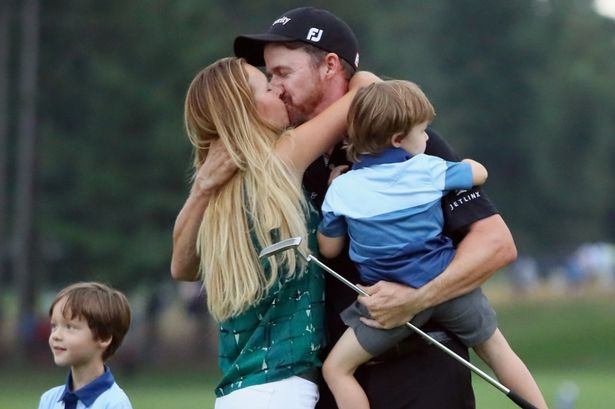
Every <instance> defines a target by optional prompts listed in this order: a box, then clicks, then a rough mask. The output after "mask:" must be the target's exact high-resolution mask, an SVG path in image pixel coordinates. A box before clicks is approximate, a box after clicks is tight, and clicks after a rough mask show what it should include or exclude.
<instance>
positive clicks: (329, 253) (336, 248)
mask: <svg viewBox="0 0 615 409" xmlns="http://www.w3.org/2000/svg"><path fill="white" fill-rule="evenodd" d="M344 244H346V237H345V236H340V237H328V236H325V235H324V234H322V233H321V232H318V248H319V249H320V254H322V255H323V256H324V257H326V258H333V257H337V256H339V254H340V253H341V252H342V250H343V249H344Z"/></svg>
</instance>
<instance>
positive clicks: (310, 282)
mask: <svg viewBox="0 0 615 409" xmlns="http://www.w3.org/2000/svg"><path fill="white" fill-rule="evenodd" d="M306 218H307V220H308V226H307V227H308V229H307V230H308V245H309V248H310V250H311V251H312V252H314V253H317V250H318V247H317V242H316V229H317V226H318V222H319V216H318V213H317V212H316V211H315V210H314V209H313V208H312V207H311V206H310V208H309V214H308V215H307V217H306ZM255 244H256V243H255ZM255 247H257V250H258V251H260V249H258V246H257V245H255ZM289 251H292V250H289ZM299 257H300V256H299ZM262 263H263V268H265V273H267V271H268V268H269V263H268V262H267V261H266V260H262ZM284 273H285V271H282V270H280V272H279V279H278V282H277V283H276V284H274V285H273V286H272V287H271V289H270V290H269V292H268V293H267V294H266V295H265V297H264V298H263V300H261V301H260V302H259V303H258V304H257V305H254V306H253V307H251V308H250V309H248V310H246V311H245V312H243V313H242V314H240V315H238V316H234V317H231V318H229V319H227V320H225V321H223V322H220V323H219V324H218V329H219V335H218V364H219V366H220V369H221V370H222V374H223V377H222V381H221V382H220V384H219V385H218V386H217V387H216V396H217V397H221V396H224V395H227V394H229V393H231V392H233V391H235V390H237V389H241V388H243V387H246V386H251V385H258V384H263V383H267V382H275V381H279V380H282V379H285V378H288V377H291V376H302V377H305V378H307V379H313V375H314V373H315V372H317V370H318V368H319V367H320V366H321V365H322V361H321V350H323V349H324V347H325V343H326V339H325V326H324V324H325V322H324V314H325V311H324V305H325V304H324V294H325V292H324V290H325V278H324V272H323V271H322V270H321V269H320V268H319V267H318V266H317V265H316V264H315V263H308V264H306V267H305V271H304V272H303V274H301V276H300V277H297V276H295V277H294V278H292V279H287V278H286V276H285V274H284Z"/></svg>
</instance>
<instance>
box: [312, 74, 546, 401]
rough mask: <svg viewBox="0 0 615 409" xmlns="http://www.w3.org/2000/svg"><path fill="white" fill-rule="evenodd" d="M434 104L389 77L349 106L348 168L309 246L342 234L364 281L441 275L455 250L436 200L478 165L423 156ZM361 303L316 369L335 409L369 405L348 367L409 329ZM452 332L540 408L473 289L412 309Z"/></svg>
mask: <svg viewBox="0 0 615 409" xmlns="http://www.w3.org/2000/svg"><path fill="white" fill-rule="evenodd" d="M434 116H435V112H434V109H433V106H432V105H431V103H430V102H429V100H428V99H427V97H426V96H425V94H423V92H422V91H421V90H420V89H419V87H418V86H416V85H415V84H413V83H411V82H408V81H399V80H391V81H385V82H381V83H376V84H372V85H370V86H368V87H366V88H363V89H362V90H360V91H359V92H358V93H357V95H356V96H355V98H354V100H353V102H352V105H351V107H350V111H349V112H348V136H349V142H348V148H347V149H348V151H347V154H348V158H349V159H350V160H351V161H352V162H354V165H353V167H352V170H351V171H349V172H348V173H346V174H343V175H341V176H339V177H337V178H335V179H334V180H333V182H332V184H331V186H330V187H329V190H328V191H327V193H326V196H325V200H324V203H323V206H322V212H323V220H322V222H321V224H320V226H319V232H318V243H319V247H320V252H321V254H322V255H323V256H325V257H328V258H331V257H335V256H337V255H338V254H339V253H340V252H341V251H342V249H343V248H344V244H345V240H346V236H347V235H348V236H349V237H350V250H349V254H350V258H351V259H352V260H353V261H354V262H355V263H356V264H357V267H358V270H359V274H360V275H361V279H362V280H363V281H365V283H366V284H369V285H371V284H374V283H376V282H378V281H380V280H386V281H396V282H400V283H403V284H406V285H409V286H411V287H414V288H419V287H421V286H422V285H424V284H425V283H427V282H429V281H430V280H431V279H433V278H434V277H436V276H437V275H438V274H440V273H441V272H442V271H444V269H445V268H446V267H447V265H448V264H449V263H450V261H451V260H452V258H453V256H454V254H455V249H454V248H453V245H452V242H451V240H450V239H449V238H448V237H446V236H444V234H443V233H442V227H443V215H442V209H441V207H440V199H441V197H442V196H443V195H444V194H445V193H446V192H447V191H450V190H461V189H470V188H471V187H472V186H477V185H481V184H483V183H484V182H485V181H486V179H487V170H486V169H485V168H484V167H483V166H482V165H481V164H480V163H478V162H475V161H473V160H471V159H464V160H463V161H462V162H459V163H454V162H446V161H444V160H442V159H440V158H437V157H434V156H428V155H425V154H424V151H425V145H426V142H427V138H428V136H427V134H426V133H425V129H426V128H427V126H428V124H429V123H430V122H431V121H432V120H433V118H434ZM361 316H368V312H367V310H366V308H365V307H364V306H363V305H362V304H360V303H358V302H355V303H354V304H353V305H351V306H350V307H348V308H347V309H346V310H345V311H344V312H343V313H342V319H343V321H344V323H345V324H346V325H348V326H349V328H348V329H347V330H346V332H345V333H344V334H343V335H342V337H341V338H340V340H339V341H338V342H337V344H335V346H334V347H333V349H332V350H331V353H330V354H329V356H328V357H327V359H326V361H325V363H324V366H323V375H324V377H325V380H326V381H327V384H328V385H329V388H330V389H331V391H332V392H333V395H334V396H335V400H336V402H337V404H338V406H339V408H340V409H345V408H352V409H360V408H369V402H368V400H367V396H366V394H365V392H364V391H363V390H362V388H361V386H360V385H359V383H358V382H357V381H356V379H355V378H354V376H353V374H354V372H355V370H356V369H357V368H358V367H359V366H360V365H361V364H363V363H365V362H367V361H368V360H369V359H371V358H372V357H374V356H377V355H379V354H380V353H383V352H384V351H386V350H388V349H389V348H391V347H393V346H394V345H396V344H397V343H398V342H399V341H400V340H402V339H403V338H405V337H407V336H409V335H410V334H411V333H412V332H411V330H410V329H408V328H407V327H405V326H402V327H398V328H394V329H392V330H381V329H375V328H372V327H369V326H367V325H365V324H363V323H362V322H361V320H360V317H361ZM430 318H434V319H436V320H438V321H439V322H440V323H441V324H442V325H444V326H445V327H446V328H447V329H449V330H450V331H451V332H453V333H455V334H456V335H457V336H458V337H459V338H460V339H461V340H462V342H464V343H465V344H466V345H467V346H469V347H473V348H474V350H475V351H476V353H477V354H478V355H479V356H480V357H481V358H482V359H483V360H484V361H485V362H486V363H487V364H488V365H489V366H490V367H491V368H492V369H493V370H494V372H495V373H496V375H497V376H498V378H499V379H500V380H501V381H502V382H503V383H504V384H505V385H507V386H508V387H509V388H511V389H512V390H514V391H515V392H516V393H518V394H519V395H521V396H522V397H524V398H525V399H526V400H528V401H529V402H532V403H533V404H534V405H536V406H537V407H540V408H546V407H547V405H546V403H545V401H544V398H543V397H542V394H541V392H540V390H539V388H538V386H537V384H536V382H535V381H534V379H533V378H532V375H531V374H530V372H529V371H528V369H527V368H526V366H525V365H524V364H523V362H522V361H521V360H520V359H519V357H518V356H517V355H516V354H515V353H514V351H513V350H512V349H511V348H510V346H509V345H508V343H507V342H506V340H505V339H504V337H503V335H502V334H501V333H500V331H499V330H498V329H497V323H496V319H495V312H494V311H493V309H492V308H491V306H490V305H489V303H488V301H487V299H486V298H485V296H484V295H483V294H482V292H481V290H480V289H477V290H475V291H473V292H471V293H469V294H467V295H465V296H462V297H458V298H456V299H453V300H450V301H448V302H446V303H443V304H441V305H438V306H436V307H434V308H431V309H428V310H426V311H423V312H421V313H419V314H418V315H417V316H416V317H414V318H413V320H412V322H413V323H414V324H415V325H418V326H420V325H422V324H424V323H425V322H426V321H428V320H429V319H430Z"/></svg>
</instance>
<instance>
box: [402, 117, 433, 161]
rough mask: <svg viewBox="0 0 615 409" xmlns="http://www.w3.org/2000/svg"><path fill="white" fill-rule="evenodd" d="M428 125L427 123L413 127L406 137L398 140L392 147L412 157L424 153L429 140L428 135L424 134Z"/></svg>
mask: <svg viewBox="0 0 615 409" xmlns="http://www.w3.org/2000/svg"><path fill="white" fill-rule="evenodd" d="M428 125H429V123H428V122H423V123H421V124H418V125H415V126H414V127H412V129H411V130H410V132H409V133H408V134H407V135H406V136H404V137H403V138H400V139H399V140H398V142H397V144H396V143H395V142H394V143H393V145H394V146H395V147H397V148H402V149H403V150H405V151H406V152H408V153H410V154H412V155H418V154H419V153H424V152H425V148H426V147H427V141H428V140H429V135H427V132H425V129H427V126H428Z"/></svg>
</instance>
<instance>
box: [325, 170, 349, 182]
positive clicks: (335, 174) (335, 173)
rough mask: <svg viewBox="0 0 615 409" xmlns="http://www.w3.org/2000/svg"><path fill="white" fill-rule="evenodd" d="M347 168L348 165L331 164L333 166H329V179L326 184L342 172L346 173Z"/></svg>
mask: <svg viewBox="0 0 615 409" xmlns="http://www.w3.org/2000/svg"><path fill="white" fill-rule="evenodd" d="M348 168H349V166H348V165H339V166H333V167H331V166H330V169H331V173H330V174H329V181H328V182H327V186H331V183H332V182H333V179H335V178H336V177H338V176H339V175H341V174H342V173H346V171H347V170H348Z"/></svg>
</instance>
